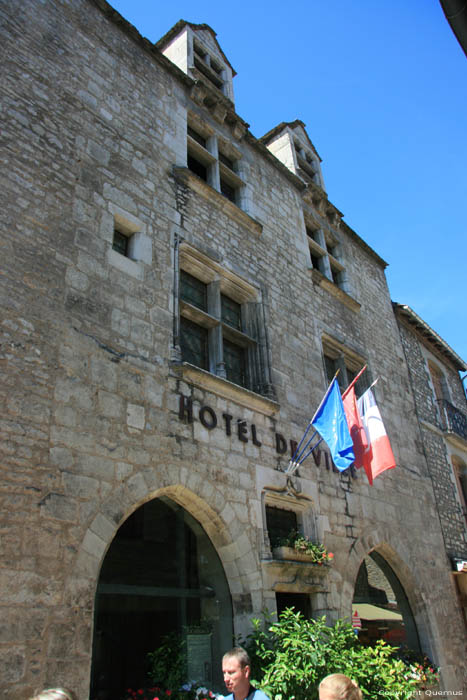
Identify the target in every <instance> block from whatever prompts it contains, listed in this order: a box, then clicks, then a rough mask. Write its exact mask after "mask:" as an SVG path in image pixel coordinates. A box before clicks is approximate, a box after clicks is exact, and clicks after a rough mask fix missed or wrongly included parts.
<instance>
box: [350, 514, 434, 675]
mask: <svg viewBox="0 0 467 700" xmlns="http://www.w3.org/2000/svg"><path fill="white" fill-rule="evenodd" d="M372 552H376V553H377V554H379V555H380V556H381V557H382V558H383V559H384V560H385V562H386V563H387V564H388V565H389V566H390V567H391V569H392V570H393V572H394V574H395V576H396V577H397V578H398V580H399V583H400V585H401V587H402V588H403V590H404V593H405V595H406V597H407V600H408V603H409V605H410V609H411V612H412V615H413V619H414V622H415V625H416V628H417V632H418V636H419V639H420V644H421V647H422V649H423V651H424V652H425V653H426V654H428V656H430V658H432V659H434V660H435V661H436V660H438V659H439V653H440V652H439V650H438V649H435V648H434V647H433V643H432V642H433V640H434V639H437V638H438V637H439V630H438V629H437V626H436V621H435V619H434V618H433V616H431V615H430V614H429V603H428V600H429V591H427V590H424V587H423V585H424V584H423V580H421V579H419V578H417V576H416V572H414V571H413V569H412V568H411V564H410V562H411V560H412V559H413V555H412V553H411V551H410V548H409V543H408V542H401V541H400V540H397V542H394V541H393V533H392V530H391V528H389V527H388V526H385V525H381V524H380V525H377V526H375V527H372V528H371V529H370V528H368V529H367V530H366V531H364V532H363V533H362V534H361V535H360V537H359V538H358V539H357V540H355V542H354V543H353V545H352V547H351V549H350V551H349V553H348V557H347V560H346V562H345V563H344V567H343V571H346V580H345V584H344V585H343V587H342V597H341V603H340V615H341V616H342V617H347V618H348V617H349V614H350V611H349V609H348V608H349V605H350V603H349V601H352V599H353V592H354V588H355V583H356V580H357V575H358V572H359V569H360V566H361V564H362V561H363V560H364V557H365V556H368V555H369V554H371V553H372Z"/></svg>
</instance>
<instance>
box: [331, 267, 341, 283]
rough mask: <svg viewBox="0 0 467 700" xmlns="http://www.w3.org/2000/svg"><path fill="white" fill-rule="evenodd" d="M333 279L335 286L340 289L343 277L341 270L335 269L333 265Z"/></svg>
mask: <svg viewBox="0 0 467 700" xmlns="http://www.w3.org/2000/svg"><path fill="white" fill-rule="evenodd" d="M331 277H332V281H333V282H334V284H335V285H337V286H338V287H339V286H340V285H341V284H342V275H341V272H340V270H337V269H336V268H335V267H333V266H332V265H331Z"/></svg>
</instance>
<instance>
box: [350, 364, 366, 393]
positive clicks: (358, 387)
mask: <svg viewBox="0 0 467 700" xmlns="http://www.w3.org/2000/svg"><path fill="white" fill-rule="evenodd" d="M360 369H361V367H360ZM360 369H359V370H358V371H354V370H352V369H349V368H348V367H347V381H348V383H349V384H351V382H353V380H354V379H355V377H356V376H357V374H358V372H360ZM354 386H355V393H356V394H357V396H361V395H362V394H364V393H365V391H366V390H367V389H368V387H369V386H370V382H369V374H368V369H366V370H365V372H363V374H362V376H361V377H360V379H359V380H358V381H357V382H355V385H354Z"/></svg>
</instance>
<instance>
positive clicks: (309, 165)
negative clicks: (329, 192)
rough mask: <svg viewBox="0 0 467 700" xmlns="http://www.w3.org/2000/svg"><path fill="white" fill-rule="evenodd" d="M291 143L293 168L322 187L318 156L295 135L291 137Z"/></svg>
mask: <svg viewBox="0 0 467 700" xmlns="http://www.w3.org/2000/svg"><path fill="white" fill-rule="evenodd" d="M292 143H293V157H294V161H295V169H296V170H297V171H300V172H301V173H302V174H303V177H304V179H306V180H311V182H313V183H314V184H315V185H318V187H321V189H324V184H323V180H322V176H321V169H320V165H319V158H318V156H317V155H316V153H314V151H313V150H312V149H311V148H310V147H309V146H308V145H306V146H305V145H304V144H303V143H302V142H301V141H300V140H299V139H298V138H297V136H296V135H294V136H293V137H292Z"/></svg>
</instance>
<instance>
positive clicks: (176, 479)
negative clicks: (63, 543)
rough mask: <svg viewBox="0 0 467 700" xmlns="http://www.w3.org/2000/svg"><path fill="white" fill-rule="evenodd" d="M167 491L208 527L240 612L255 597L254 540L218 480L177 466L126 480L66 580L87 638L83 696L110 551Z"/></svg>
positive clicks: (68, 601) (81, 655) (96, 519)
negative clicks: (137, 515)
mask: <svg viewBox="0 0 467 700" xmlns="http://www.w3.org/2000/svg"><path fill="white" fill-rule="evenodd" d="M162 496H165V497H167V498H169V499H171V500H173V501H174V502H176V503H177V504H178V505H180V506H181V507H183V508H184V509H185V510H187V511H188V512H189V513H190V515H192V516H193V517H194V518H195V519H196V520H197V521H198V523H199V524H200V525H201V526H202V527H203V529H204V530H205V532H206V534H207V535H208V537H209V539H210V540H211V542H212V545H213V547H214V549H215V550H216V552H217V554H218V556H219V559H220V561H221V564H222V566H223V568H224V572H225V576H226V579H227V581H228V584H229V587H230V591H231V596H232V603H233V606H234V609H237V613H238V609H239V607H240V608H241V606H242V605H243V603H244V599H245V597H249V596H251V591H250V590H249V588H248V584H249V583H251V581H250V578H251V575H250V576H249V574H250V573H251V570H252V565H253V562H254V557H255V556H256V555H255V552H254V543H251V542H250V541H249V538H248V537H247V535H246V534H245V532H244V527H243V526H242V524H241V523H239V522H238V520H237V519H236V517H235V512H234V510H233V508H232V507H231V505H230V504H229V502H228V501H227V499H226V497H225V496H224V494H223V493H222V491H221V490H220V489H219V488H218V487H217V486H216V485H215V484H212V483H211V482H209V481H208V480H207V479H203V478H202V477H201V476H200V475H199V474H198V473H195V472H192V471H190V470H189V469H188V468H186V467H183V466H182V467H176V466H172V465H170V466H162V467H157V468H148V469H145V470H142V471H139V472H138V473H136V474H134V475H132V476H131V477H129V478H128V479H125V480H124V481H123V482H122V483H121V484H120V485H119V487H118V488H116V489H115V490H113V491H112V493H110V494H109V496H108V497H107V498H106V499H105V500H104V501H103V502H102V503H100V504H99V506H98V507H97V508H96V512H95V513H94V515H93V517H92V518H91V519H90V522H89V525H88V527H87V528H86V531H85V532H84V536H83V538H82V541H81V544H80V546H79V547H78V549H77V553H76V556H75V558H74V563H73V566H72V567H71V568H70V573H69V575H68V577H67V580H66V581H65V591H64V603H65V605H68V606H70V607H71V608H72V609H73V611H74V619H75V622H76V630H79V632H78V633H79V634H80V636H81V637H82V638H83V640H87V643H84V642H83V644H82V646H81V651H80V652H78V659H79V661H78V662H79V666H80V673H79V675H80V677H81V678H82V684H83V685H82V688H81V689H80V693H79V694H80V696H82V697H85V696H86V693H87V692H88V690H89V680H90V672H91V658H92V649H91V644H90V639H91V638H92V623H93V612H94V604H95V594H96V588H97V584H98V581H99V575H100V570H101V566H102V563H103V561H104V558H105V555H106V553H107V551H108V549H109V547H110V545H111V543H112V541H113V539H114V537H115V535H116V533H117V531H118V529H119V528H120V526H121V525H122V523H123V522H124V521H125V520H126V519H127V518H128V517H129V516H130V515H132V513H134V512H135V511H136V510H137V509H138V508H140V507H141V506H142V505H143V504H145V503H147V502H148V501H151V500H153V499H156V498H160V497H162ZM240 612H241V610H240Z"/></svg>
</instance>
